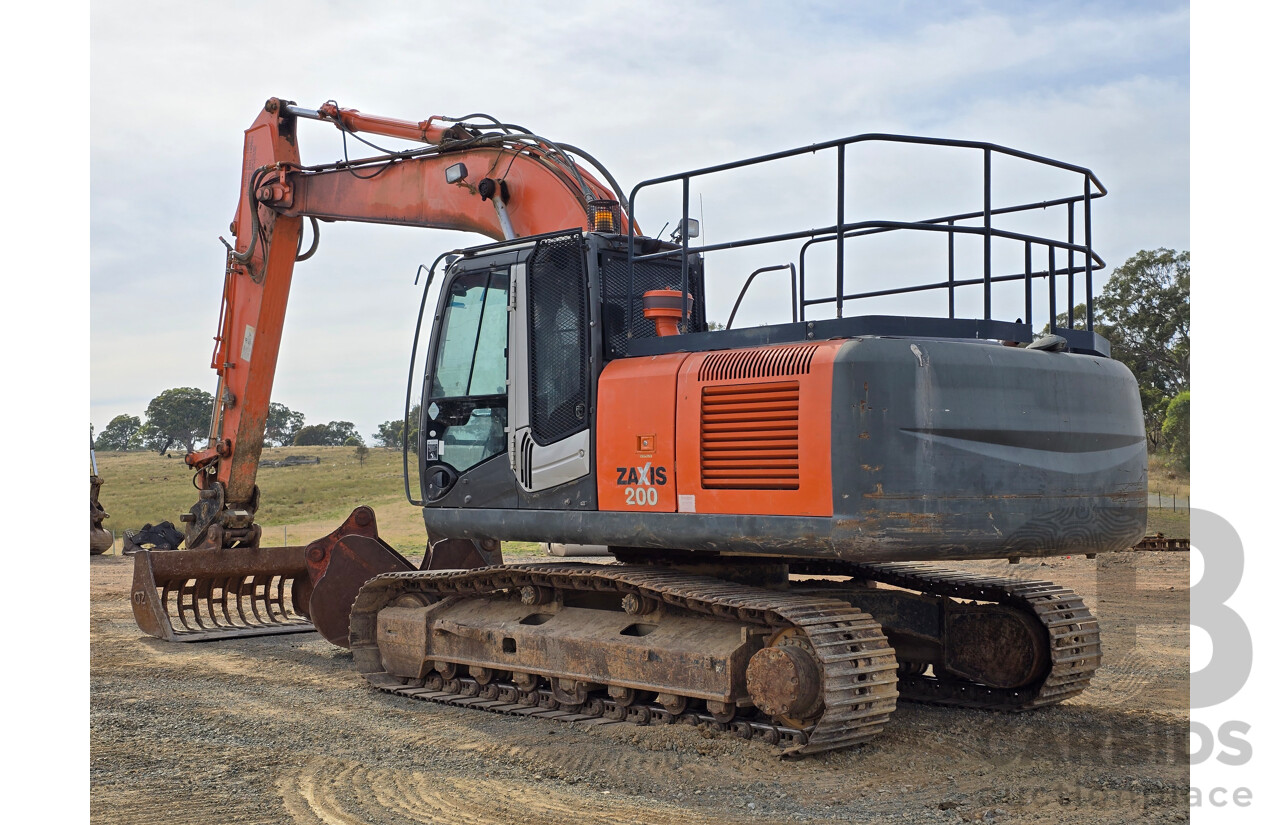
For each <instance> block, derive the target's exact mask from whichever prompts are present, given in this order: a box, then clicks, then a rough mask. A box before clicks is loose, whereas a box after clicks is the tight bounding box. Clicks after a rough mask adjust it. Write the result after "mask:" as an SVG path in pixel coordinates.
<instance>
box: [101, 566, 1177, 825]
mask: <svg viewBox="0 0 1280 825" xmlns="http://www.w3.org/2000/svg"><path fill="white" fill-rule="evenodd" d="M1188 556H1189V554H1188V553H1124V554H1118V555H1116V556H1111V557H1103V558H1101V559H1099V560H1098V561H1097V562H1095V561H1092V560H1087V559H1084V558H1080V557H1075V558H1070V559H1054V560H1051V561H1049V562H1047V563H1042V562H1040V561H1038V560H1037V561H1026V562H1023V563H1022V564H1019V565H1009V564H1005V563H1003V562H1000V563H997V562H974V563H967V564H962V565H957V566H958V567H961V568H963V569H967V570H971V571H974V572H985V573H994V574H1000V575H1014V576H1019V577H1025V578H1037V579H1050V580H1052V581H1055V582H1057V583H1059V584H1062V585H1064V586H1067V587H1071V588H1073V589H1075V590H1076V591H1077V592H1079V593H1080V594H1081V595H1082V596H1084V598H1085V601H1086V603H1087V604H1088V605H1089V607H1090V608H1091V609H1092V610H1094V612H1095V615H1097V616H1098V617H1099V619H1100V621H1101V624H1102V631H1103V644H1104V664H1103V667H1102V669H1101V670H1100V671H1099V672H1098V674H1097V675H1096V676H1095V678H1094V682H1093V685H1092V686H1091V687H1090V689H1089V690H1088V691H1086V692H1085V693H1084V694H1083V695H1081V696H1078V697H1076V698H1074V699H1072V700H1070V701H1068V702H1066V703H1064V704H1063V705H1060V706H1057V707H1054V708H1050V709H1046V710H1041V711H1036V712H1031V713H1025V714H1016V715H1015V714H998V713H987V712H979V711H967V710H954V709H948V708H935V707H929V706H925V705H915V704H909V703H905V702H904V703H901V704H899V706H898V710H897V712H896V713H895V714H894V717H893V719H892V721H891V722H890V724H889V725H888V726H887V727H886V728H885V730H884V732H883V733H882V734H881V735H880V736H879V737H878V738H877V739H875V740H874V741H872V742H870V743H867V744H865V745H861V746H859V747H856V748H852V749H850V750H846V751H842V752H839V753H829V754H821V755H818V756H816V757H809V758H805V759H799V760H783V759H780V758H779V755H778V752H777V751H776V750H775V749H773V748H770V747H769V746H767V745H765V744H763V743H760V742H743V741H741V740H736V739H733V738H731V737H729V736H727V735H725V734H717V733H714V732H711V731H705V730H699V729H696V728H690V727H685V726H669V727H643V728H642V727H633V726H625V725H611V726H604V727H586V726H582V725H579V724H564V723H558V722H551V721H546V720H541V719H518V718H513V717H507V716H499V715H495V714H488V713H484V712H480V711H469V710H464V709H459V708H452V707H446V706H441V705H435V704H431V703H427V702H419V701H414V700H411V699H405V698H401V697H395V696H390V695H387V694H383V693H378V692H376V691H373V690H372V689H370V688H369V687H368V686H367V684H366V683H365V681H364V679H363V678H362V677H361V676H360V675H359V674H357V673H356V672H355V671H354V669H353V667H352V664H351V656H350V654H349V653H347V652H346V651H344V650H340V649H338V648H334V647H332V646H330V645H328V644H327V643H326V642H325V641H324V640H323V639H321V638H320V637H319V636H318V635H317V634H314V633H307V634H297V635H289V636H275V637H264V638H257V639H243V640H239V641H232V642H215V643H206V644H170V643H165V642H160V641H158V640H155V639H152V638H150V637H147V636H144V635H143V634H142V633H141V632H140V631H139V630H138V629H137V627H136V626H135V625H134V622H133V617H132V614H131V612H130V609H129V601H128V593H129V581H130V577H131V575H132V560H131V559H128V558H116V557H96V558H91V559H90V599H91V607H90V617H91V627H90V641H91V650H92V652H91V676H92V696H91V703H90V748H91V760H90V789H91V790H90V793H91V798H90V807H91V815H92V821H93V822H100V823H168V825H179V824H180V823H202V824H204V823H210V822H218V823H233V822H234V823H306V824H307V825H312V824H313V823H325V825H356V823H361V825H384V824H385V825H391V824H392V823H395V824H396V825H399V823H512V822H520V823H529V824H530V825H534V824H536V823H557V825H559V824H560V823H577V822H582V823H608V825H621V823H686V822H687V823H704V822H705V823H728V822H734V823H737V822H761V823H768V822H859V823H879V822H912V823H916V822H919V823H931V822H941V823H958V822H983V823H987V822H996V823H1004V822H1008V823H1015V822H1016V823H1023V822H1026V823H1072V824H1073V825H1077V824H1078V823H1084V824H1085V825H1091V824H1092V823H1113V822H1145V821H1150V822H1162V823H1163V822H1177V821H1182V820H1185V819H1187V814H1188V791H1189V784H1190V783H1189V776H1188V768H1187V753H1186V749H1187V724H1188V718H1189V705H1190V702H1189V699H1190V696H1189V687H1190V664H1189V654H1188V651H1189V621H1188V619H1189V604H1188V584H1189V558H1188Z"/></svg>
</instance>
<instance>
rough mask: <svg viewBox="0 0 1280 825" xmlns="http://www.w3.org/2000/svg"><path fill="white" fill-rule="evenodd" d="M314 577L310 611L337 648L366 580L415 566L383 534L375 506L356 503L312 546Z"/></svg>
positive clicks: (308, 561) (343, 644)
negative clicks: (349, 512) (381, 537)
mask: <svg viewBox="0 0 1280 825" xmlns="http://www.w3.org/2000/svg"><path fill="white" fill-rule="evenodd" d="M306 564H307V572H308V574H309V576H310V581H311V587H312V592H311V603H310V616H311V620H312V622H314V623H315V628H316V630H318V631H319V632H320V635H321V636H323V637H325V639H327V640H328V641H329V642H330V643H331V644H335V645H337V646H338V647H350V646H351V643H350V641H349V640H348V638H347V632H348V625H349V623H350V621H351V605H352V604H354V603H355V600H356V594H357V593H359V592H360V588H361V587H362V586H363V585H364V583H365V582H367V581H369V580H370V579H372V578H373V577H375V576H381V575H382V574H383V573H399V572H404V571H406V570H412V569H413V565H412V564H410V563H409V560H408V559H406V558H405V557H404V556H402V555H400V554H399V553H397V552H396V551H395V549H394V548H393V547H392V546H391V545H389V544H387V543H386V542H385V541H383V540H382V539H380V538H379V537H378V522H377V519H376V517H375V516H374V513H373V509H372V508H370V507H364V506H361V507H357V508H356V509H355V510H352V511H351V515H349V516H347V520H346V521H344V522H343V523H342V525H341V526H340V527H339V528H338V529H337V530H334V531H333V532H332V533H330V534H329V535H327V536H325V537H324V538H322V539H317V540H316V541H313V542H311V543H310V544H308V545H307V551H306Z"/></svg>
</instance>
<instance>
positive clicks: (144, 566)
mask: <svg viewBox="0 0 1280 825" xmlns="http://www.w3.org/2000/svg"><path fill="white" fill-rule="evenodd" d="M131 599H132V602H133V618H134V620H135V621H137V623H138V627H140V628H141V629H142V631H143V632H144V633H148V634H150V635H152V636H155V637H156V638H158V639H164V640H165V641H168V642H207V641H214V640H216V639H233V638H238V637H242V636H269V635H274V634H277V633H302V632H305V631H309V630H314V629H315V628H313V627H312V625H311V622H310V621H309V620H308V617H309V603H310V600H311V582H310V580H309V578H308V577H307V564H306V548H305V547H240V548H232V549H217V548H214V549H208V550H139V551H138V552H137V553H136V554H135V555H134V557H133V593H132V596H131Z"/></svg>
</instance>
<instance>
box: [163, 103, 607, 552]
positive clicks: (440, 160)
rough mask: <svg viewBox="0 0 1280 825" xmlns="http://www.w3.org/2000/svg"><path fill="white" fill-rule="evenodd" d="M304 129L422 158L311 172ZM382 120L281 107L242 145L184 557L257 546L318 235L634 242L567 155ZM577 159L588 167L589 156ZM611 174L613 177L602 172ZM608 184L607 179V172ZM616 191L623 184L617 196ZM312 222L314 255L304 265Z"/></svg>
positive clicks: (329, 106)
mask: <svg viewBox="0 0 1280 825" xmlns="http://www.w3.org/2000/svg"><path fill="white" fill-rule="evenodd" d="M299 118H307V119H314V120H322V121H327V122H329V123H332V124H333V125H334V126H336V127H337V128H339V129H340V130H342V131H343V132H345V133H346V134H347V135H355V134H356V133H365V134H369V135H378V136H387V137H394V138H400V139H406V140H414V141H419V142H421V143H422V144H424V147H423V148H421V149H413V150H409V151H402V152H383V154H381V155H379V156H376V157H372V158H367V159H363V160H354V161H343V162H338V163H332V164H326V165H323V166H304V165H302V164H301V162H300V159H299V152H298V138H297V124H298V120H299ZM472 120H473V121H475V122H470V123H469V122H465V121H458V120H455V119H451V118H442V117H431V118H428V119H427V120H425V121H422V122H420V123H412V122H409V121H403V120H395V119H391V118H382V117H375V116H371V115H366V114H363V113H361V112H359V111H357V110H354V109H342V108H339V107H338V106H337V105H336V104H334V103H332V102H330V103H326V104H325V105H324V106H322V107H320V108H319V109H314V110H312V109H304V108H301V107H298V106H296V105H294V104H293V103H291V102H288V101H284V100H281V99H279V98H272V99H270V100H268V101H267V103H266V106H265V107H264V108H263V110H262V112H261V113H260V114H259V115H258V118H257V120H255V121H254V123H253V125H252V126H250V127H249V129H248V130H246V132H245V143H244V161H243V166H242V169H241V190H240V191H241V194H240V202H239V205H238V207H237V209H236V216H235V220H234V221H233V222H232V224H231V232H232V234H233V235H234V236H235V245H234V246H231V245H230V244H228V250H227V266H226V271H225V280H224V287H223V299H222V311H221V313H220V319H219V326H218V334H217V337H216V345H215V349H214V354H213V361H212V365H211V366H212V367H213V369H214V370H216V371H217V374H218V391H217V393H216V397H215V401H214V409H213V416H212V420H211V422H210V428H209V444H208V447H207V449H205V450H203V451H199V452H193V453H191V454H189V455H187V457H186V461H187V463H188V464H189V465H190V466H191V467H193V468H195V469H196V470H197V475H196V486H197V487H198V488H199V489H200V491H201V493H200V496H201V497H200V501H199V502H197V504H196V505H195V506H194V507H192V509H191V512H190V513H188V514H186V515H185V516H184V520H185V521H186V522H187V547H188V548H191V549H195V548H222V547H237V546H240V547H254V546H257V545H258V540H259V537H260V533H261V531H260V529H259V528H258V527H257V526H256V525H255V524H254V523H253V516H254V512H255V511H256V509H257V499H258V494H257V487H256V483H255V482H256V478H257V470H258V460H259V457H260V455H261V452H262V442H263V435H264V432H265V430H266V422H267V414H268V409H269V405H270V398H271V389H272V385H273V383H274V380H275V369H276V360H277V356H278V354H279V350H280V340H281V335H282V331H283V328H284V317H285V310H286V307H287V305H288V300H289V291H290V287H291V283H292V277H293V267H294V264H295V262H297V261H298V260H302V259H305V258H306V257H310V255H311V254H312V253H313V252H314V248H315V244H316V243H317V242H318V231H319V224H318V222H317V221H361V222H368V223H385V224H397V225H404V226H422V227H432V228H438V229H455V230H464V231H470V232H476V233H479V234H481V235H485V236H487V237H490V238H493V239H495V240H506V239H511V238H515V237H524V236H528V235H537V234H542V233H545V232H553V231H557V230H564V229H571V228H573V227H581V228H583V229H584V230H590V229H593V228H595V227H596V226H597V223H596V220H599V219H596V218H595V217H594V216H595V215H596V214H598V213H605V217H604V218H603V220H605V221H608V222H610V223H608V224H606V225H608V226H609V228H610V229H613V230H614V231H626V227H627V220H628V219H627V218H626V217H625V216H624V215H623V210H621V209H619V208H618V207H617V205H616V200H615V196H614V193H613V191H611V190H610V189H609V188H608V187H606V186H605V185H604V184H602V183H600V181H599V180H597V179H596V178H595V177H594V176H593V175H592V174H590V172H588V171H587V170H585V169H582V168H580V167H579V166H578V163H577V162H576V161H575V160H574V158H573V157H572V156H571V155H570V153H569V151H568V150H566V149H564V148H562V147H560V146H558V145H556V144H554V143H551V142H550V141H546V140H544V139H542V138H539V137H537V136H536V135H532V134H530V133H529V132H527V131H526V130H523V129H520V128H519V127H513V126H509V125H505V124H501V123H497V122H496V121H495V122H493V123H484V122H480V121H481V118H480V117H478V116H473V117H472ZM573 151H574V154H578V155H585V153H582V152H581V151H580V150H573ZM602 171H603V170H602ZM603 174H605V175H606V177H607V172H604V173H603ZM616 189H617V186H616V183H615V184H614V190H615V191H616ZM304 219H310V224H311V227H312V229H311V248H310V249H309V250H307V251H306V252H304V251H302V242H303V240H304V238H303V235H304V234H305V233H304V227H303V225H304Z"/></svg>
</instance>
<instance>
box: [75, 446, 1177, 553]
mask: <svg viewBox="0 0 1280 825" xmlns="http://www.w3.org/2000/svg"><path fill="white" fill-rule="evenodd" d="M289 455H296V456H315V457H318V458H319V459H320V463H319V464H307V465H301V466H297V467H262V468H260V469H259V471H258V486H259V487H260V488H261V490H262V507H261V509H260V510H259V511H258V516H257V523H258V524H260V525H262V530H263V535H262V543H263V545H264V546H275V545H282V544H286V543H287V544H295V545H296V544H307V543H309V542H311V541H314V540H315V539H318V538H320V537H322V536H325V535H328V534H329V533H330V532H332V531H333V529H334V528H336V527H337V526H338V525H339V524H341V523H342V521H343V520H344V519H345V518H346V517H347V516H348V515H350V513H351V511H352V510H353V509H355V507H356V506H358V505H361V504H367V505H369V506H370V507H372V508H373V509H374V512H376V513H377V514H378V532H379V534H380V535H381V536H382V537H383V539H385V540H386V541H387V542H388V543H390V544H391V546H393V547H395V548H396V549H397V550H399V551H400V552H401V553H403V554H404V555H406V556H418V555H421V554H422V553H423V549H424V547H425V545H426V540H427V531H426V528H425V527H424V526H423V524H422V512H421V511H420V510H419V509H418V508H417V507H414V506H413V505H411V504H409V502H408V501H407V500H406V499H405V495H404V479H403V475H402V464H401V456H400V451H399V450H387V449H383V448H372V449H370V450H369V455H368V456H367V457H366V458H365V461H364V464H363V465H361V463H360V462H359V461H358V460H357V459H356V455H355V448H354V447H271V448H267V449H265V450H263V451H262V459H263V461H278V460H280V459H282V458H284V457H285V456H289ZM414 460H415V459H414V457H413V456H410V462H413V461H414ZM98 469H99V472H100V473H101V474H102V477H103V479H104V480H105V484H104V485H103V488H102V493H101V496H100V499H101V501H102V504H103V506H104V507H106V509H107V512H108V513H110V514H111V517H110V518H109V519H107V521H106V523H105V525H104V526H105V527H106V528H107V529H109V530H113V531H115V533H116V535H117V536H118V537H119V536H123V535H124V531H125V529H126V528H128V529H137V528H139V527H141V526H142V525H143V524H146V523H148V522H150V523H152V524H154V523H157V522H161V521H166V520H167V521H172V522H173V523H174V525H175V526H176V527H177V528H178V529H179V530H181V529H182V523H181V521H180V520H179V517H180V516H181V514H182V513H185V512H186V511H187V510H188V508H190V507H191V505H192V504H194V503H195V501H196V498H197V494H196V491H195V489H194V488H193V487H192V485H191V471H190V470H189V469H188V468H187V465H186V464H185V463H183V461H182V457H181V456H180V455H173V454H170V455H169V456H165V457H161V456H159V455H156V454H155V453H153V452H129V453H98ZM1149 479H1150V482H1149V485H1150V489H1151V492H1153V493H1154V492H1160V493H1163V494H1165V495H1176V496H1178V497H1180V498H1181V497H1183V496H1189V495H1190V489H1191V484H1190V478H1189V474H1188V473H1187V472H1186V471H1185V470H1181V469H1178V468H1176V467H1173V466H1171V465H1169V464H1168V463H1167V462H1166V461H1164V460H1163V458H1162V457H1159V456H1157V457H1154V458H1153V459H1152V460H1151V467H1150V472H1149ZM414 491H415V492H416V485H415V490H414ZM1147 532H1149V533H1156V532H1160V533H1164V534H1165V535H1166V536H1176V537H1185V536H1189V535H1190V534H1191V533H1190V517H1189V516H1188V514H1187V511H1186V510H1185V509H1182V510H1176V511H1175V510H1168V509H1162V510H1156V509H1152V510H1149V511H1148V514H1147ZM119 545H120V542H119V540H118V539H117V542H116V546H117V550H118V548H119ZM503 551H504V553H505V554H506V555H507V556H518V555H529V554H532V553H537V552H539V550H538V545H537V544H534V543H532V542H505V543H504V544H503Z"/></svg>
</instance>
